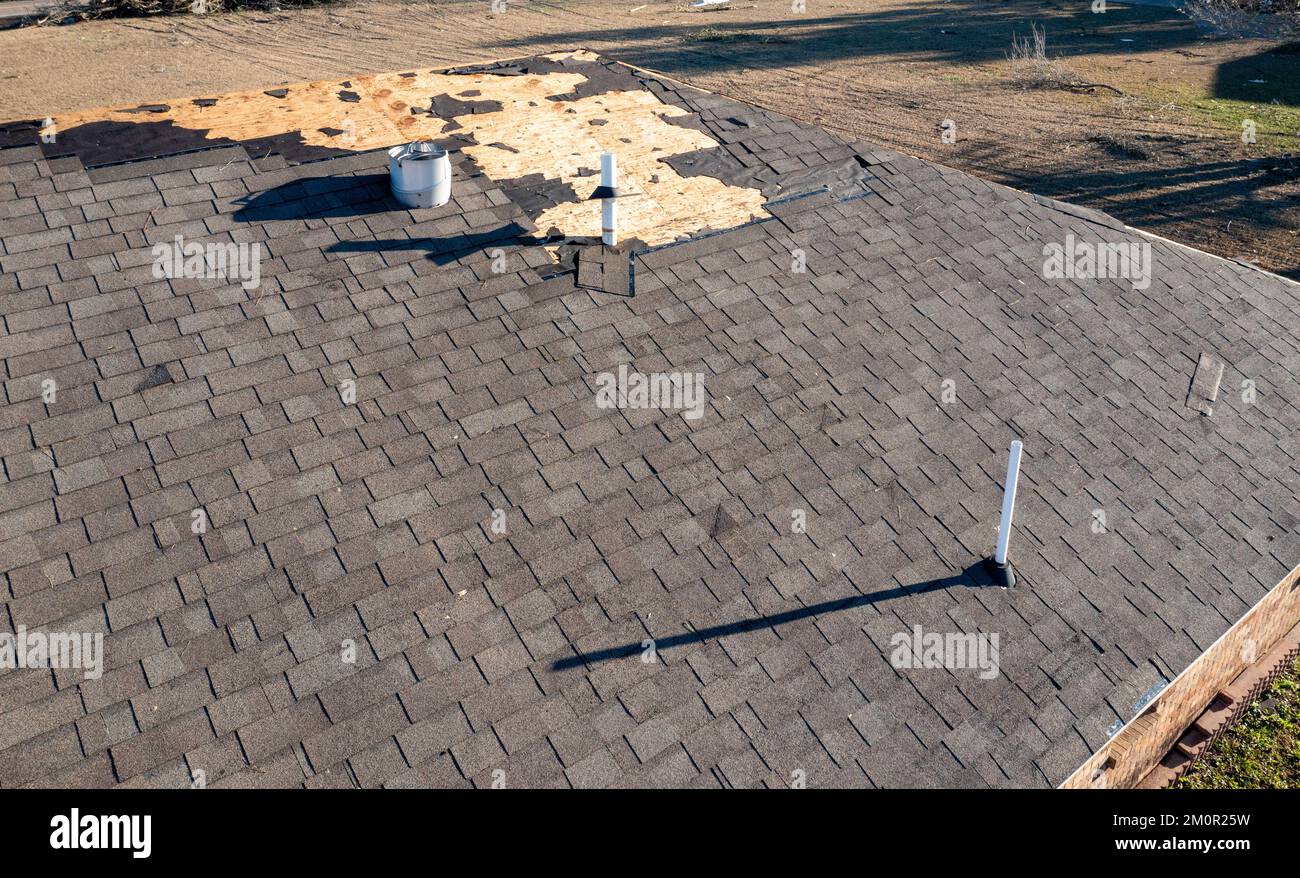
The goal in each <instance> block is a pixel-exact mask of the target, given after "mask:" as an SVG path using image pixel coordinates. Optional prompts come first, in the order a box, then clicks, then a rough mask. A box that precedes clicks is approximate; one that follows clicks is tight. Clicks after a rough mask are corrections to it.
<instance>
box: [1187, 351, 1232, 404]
mask: <svg viewBox="0 0 1300 878" xmlns="http://www.w3.org/2000/svg"><path fill="white" fill-rule="evenodd" d="M1222 380H1223V363H1221V362H1219V361H1218V360H1215V359H1214V358H1213V357H1211V356H1210V355H1209V354H1204V353H1203V354H1201V358H1200V360H1198V361H1197V363H1196V371H1195V372H1194V373H1193V374H1192V383H1191V386H1190V387H1189V388H1188V389H1187V405H1188V406H1189V407H1190V408H1193V409H1195V410H1196V411H1198V412H1200V413H1201V414H1203V415H1211V414H1213V413H1214V401H1215V400H1216V399H1218V398H1219V382H1220V381H1222Z"/></svg>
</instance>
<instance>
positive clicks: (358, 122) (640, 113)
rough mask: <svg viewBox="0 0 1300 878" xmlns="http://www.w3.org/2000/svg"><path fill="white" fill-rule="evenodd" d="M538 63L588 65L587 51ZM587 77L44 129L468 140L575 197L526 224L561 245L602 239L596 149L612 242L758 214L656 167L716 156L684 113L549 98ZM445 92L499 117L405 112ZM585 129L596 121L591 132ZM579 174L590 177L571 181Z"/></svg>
mask: <svg viewBox="0 0 1300 878" xmlns="http://www.w3.org/2000/svg"><path fill="white" fill-rule="evenodd" d="M542 57H544V58H547V59H549V60H554V61H559V60H562V59H565V58H573V59H577V60H583V61H595V60H598V57H597V56H596V55H594V54H592V53H589V52H562V53H554V54H550V55H544V56H542ZM585 79H586V77H585V76H583V75H582V74H581V73H569V72H562V71H557V72H551V73H545V74H527V75H522V76H502V75H494V74H491V73H486V72H475V73H462V74H447V73H436V72H432V71H425V72H416V73H414V75H412V74H410V73H407V74H405V75H404V74H401V73H382V74H376V75H373V76H359V77H354V78H351V79H348V80H344V81H337V80H329V81H322V82H312V83H304V84H300V85H291V86H285V87H284V88H285V89H286V92H285V94H284V96H283V97H274V96H272V95H269V94H266V93H265V92H264V91H263V90H261V89H258V90H253V91H241V92H233V93H231V94H226V95H220V96H217V97H216V101H215V103H212V104H211V105H210V106H200V105H198V104H196V103H194V102H193V101H191V100H183V101H177V102H174V103H172V104H169V105H168V106H167V109H166V110H163V111H161V112H141V110H140V109H139V108H136V107H130V108H121V109H99V110H89V111H85V112H78V113H68V114H65V115H62V116H58V117H56V118H55V119H54V122H55V124H56V126H57V128H58V130H60V131H63V130H67V129H69V128H72V127H74V126H77V125H83V124H87V123H92V122H101V121H106V120H107V121H113V122H139V123H156V122H162V121H170V122H171V123H172V124H173V125H175V126H178V127H183V128H188V129H192V130H195V131H203V132H205V137H206V138H208V139H213V140H219V139H222V138H225V139H229V140H236V141H248V140H254V139H256V138H261V137H271V136H275V135H281V134H286V133H290V132H299V135H300V136H301V138H302V140H303V141H304V142H305V143H306V144H308V145H310V146H322V147H330V148H333V149H347V150H355V151H360V150H369V149H375V148H378V147H388V146H394V145H396V144H399V143H404V142H407V141H410V140H415V139H417V138H421V137H431V138H437V137H439V136H442V135H447V134H453V133H455V134H469V135H472V136H473V138H474V140H475V142H476V144H477V145H472V146H465V147H464V150H465V152H466V153H468V154H469V155H470V156H471V157H472V158H473V159H474V160H475V161H476V162H477V163H478V165H479V166H480V167H481V168H482V169H483V171H484V172H485V173H486V174H487V175H488V176H489V177H490V178H492V179H493V180H498V181H501V180H511V179H517V178H520V177H526V176H528V175H530V174H541V175H543V176H544V177H547V178H550V179H558V180H560V181H562V182H564V183H568V184H569V185H570V186H572V187H573V190H574V192H575V193H576V194H577V197H578V200H577V201H575V202H567V203H562V204H559V205H556V206H554V207H550V208H548V209H546V210H545V211H544V212H543V213H542V214H541V215H540V216H538V217H537V219H536V222H537V225H538V228H539V229H540V230H542V231H545V230H547V229H549V228H551V227H553V226H554V227H556V228H558V229H560V231H561V232H562V233H564V234H565V235H569V236H599V234H600V202H599V201H588V200H587V199H588V198H589V196H590V195H591V194H592V192H593V191H594V190H595V188H596V186H597V185H598V184H599V182H600V177H599V175H598V174H592V173H591V172H590V171H591V170H593V169H598V168H599V167H600V154H601V152H603V151H605V150H613V151H614V152H616V153H617V155H618V170H619V179H618V184H619V190H620V196H621V197H620V200H619V237H620V238H621V239H627V238H639V239H641V240H642V241H644V242H646V243H647V244H649V245H654V244H661V243H665V242H667V241H673V240H676V239H678V238H680V237H682V236H684V235H690V234H694V233H695V232H698V231H700V230H701V229H704V228H710V229H727V228H732V227H735V226H738V225H741V224H742V223H745V222H748V221H749V220H750V219H753V218H754V217H758V216H763V215H765V211H764V210H763V208H762V204H763V201H764V198H763V196H762V194H761V193H760V192H759V190H757V189H748V188H743V187H737V186H729V185H727V184H726V183H723V182H722V181H721V180H717V179H714V178H712V177H706V176H693V177H682V176H680V175H678V174H677V173H676V172H675V171H674V170H673V169H672V168H671V167H669V166H668V165H667V164H666V163H663V162H660V161H659V159H660V158H661V157H665V156H670V155H676V154H679V153H685V152H691V151H693V150H698V149H710V148H716V147H718V143H717V142H716V141H714V140H713V139H712V138H710V137H709V136H708V135H707V134H705V133H703V132H701V131H698V130H696V129H694V128H689V127H684V126H682V125H675V124H672V123H669V122H666V121H664V119H665V118H672V117H680V116H687V115H689V114H688V113H687V111H686V110H683V109H681V108H679V107H675V106H672V105H670V104H665V103H663V102H662V101H660V100H659V99H658V98H657V97H656V96H655V95H654V94H652V93H651V92H649V91H647V90H644V89H638V90H634V91H611V92H606V93H603V94H597V95H591V96H587V97H583V98H580V99H578V100H562V101H555V100H547V98H548V97H550V96H553V95H563V94H569V93H572V92H573V90H574V88H575V87H576V86H577V85H579V84H580V83H582V82H583V81H585ZM269 90H270V91H274V89H269ZM340 92H350V93H351V94H354V95H356V98H357V99H356V100H353V101H350V100H344V99H342V98H341V97H340ZM466 92H469V93H470V94H469V95H466V94H465V93H466ZM473 92H478V94H473ZM443 94H446V95H451V96H453V97H456V98H457V99H458V100H463V101H466V102H489V101H492V102H497V103H499V104H500V107H501V108H500V109H499V110H495V109H492V110H488V111H480V112H467V113H466V114H464V115H458V116H454V117H452V118H450V119H440V118H437V117H434V116H430V115H428V114H426V113H419V114H412V112H411V108H412V107H416V108H421V109H424V108H427V107H428V106H429V101H430V98H431V97H433V96H434V95H443ZM349 97H350V95H349ZM480 109H481V107H480ZM593 120H597V121H596V123H595V124H592V122H593ZM493 144H496V145H493ZM503 146H504V147H507V148H502V147H503ZM580 169H588V170H587V172H586V174H585V175H582V176H580V175H579V170H580ZM453 186H454V181H453Z"/></svg>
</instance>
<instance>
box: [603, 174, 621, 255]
mask: <svg viewBox="0 0 1300 878" xmlns="http://www.w3.org/2000/svg"><path fill="white" fill-rule="evenodd" d="M600 188H601V190H603V191H604V192H605V193H606V197H604V198H602V199H600V239H601V241H603V242H604V244H605V246H606V247H613V246H614V245H615V244H617V243H618V202H617V200H616V199H615V198H614V197H613V194H614V191H615V190H616V189H617V188H618V159H617V157H616V156H615V155H614V153H612V152H604V153H601V154H600Z"/></svg>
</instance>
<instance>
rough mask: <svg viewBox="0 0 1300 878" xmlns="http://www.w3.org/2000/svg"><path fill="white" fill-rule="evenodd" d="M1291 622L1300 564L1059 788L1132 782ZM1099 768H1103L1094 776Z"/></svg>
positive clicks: (1298, 597)
mask: <svg viewBox="0 0 1300 878" xmlns="http://www.w3.org/2000/svg"><path fill="white" fill-rule="evenodd" d="M1297 621H1300V566H1297V567H1296V568H1295V569H1293V570H1292V571H1291V572H1290V573H1289V574H1287V576H1286V577H1285V578H1284V579H1283V580H1282V581H1281V582H1280V583H1278V584H1277V585H1276V586H1275V587H1274V588H1273V589H1272V590H1271V591H1270V592H1269V593H1268V594H1267V595H1265V596H1264V597H1263V598H1262V599H1261V600H1260V602H1259V603H1257V604H1256V605H1255V606H1254V607H1252V608H1251V609H1250V611H1249V612H1248V613H1246V615H1244V616H1242V617H1241V618H1240V619H1239V620H1237V624H1235V625H1233V626H1232V627H1231V628H1230V629H1228V631H1227V633H1225V634H1224V635H1223V637H1221V638H1219V640H1217V641H1216V642H1215V643H1214V644H1213V645H1212V646H1210V648H1209V649H1207V650H1206V651H1205V652H1204V653H1203V654H1202V655H1201V657H1200V658H1198V659H1197V660H1196V661H1194V662H1193V663H1192V664H1191V666H1189V667H1188V668H1187V670H1185V671H1183V673H1181V674H1179V675H1178V677H1176V678H1175V679H1174V681H1173V682H1172V683H1170V684H1169V685H1168V686H1167V687H1165V689H1164V691H1163V692H1161V693H1160V694H1159V695H1158V696H1157V697H1156V698H1155V699H1154V700H1153V701H1152V702H1151V704H1149V705H1148V706H1147V707H1146V708H1145V709H1144V710H1143V712H1142V715H1141V716H1139V717H1138V718H1137V719H1135V720H1133V721H1132V722H1130V723H1129V724H1128V725H1126V726H1125V727H1124V728H1123V729H1121V730H1120V731H1119V733H1118V734H1117V735H1115V737H1113V738H1112V739H1111V740H1110V741H1109V742H1108V743H1107V744H1106V745H1105V746H1103V747H1102V748H1101V749H1100V750H1098V751H1097V752H1096V753H1094V754H1093V755H1092V756H1091V757H1089V758H1088V760H1087V761H1085V762H1084V763H1083V765H1081V766H1079V767H1078V768H1077V769H1075V771H1074V773H1073V774H1072V775H1070V776H1069V777H1068V778H1066V780H1065V782H1064V783H1062V784H1061V788H1062V789H1088V788H1099V789H1121V788H1127V787H1131V786H1134V785H1135V784H1136V783H1137V782H1138V781H1140V780H1141V779H1142V777H1143V775H1145V774H1146V773H1147V772H1148V771H1150V770H1151V768H1152V767H1153V766H1154V765H1155V764H1156V763H1157V762H1159V761H1160V760H1161V759H1162V758H1163V757H1164V755H1165V754H1166V753H1168V752H1169V749H1170V748H1171V747H1173V745H1174V742H1175V741H1177V740H1178V738H1179V737H1180V736H1181V735H1182V734H1183V732H1184V731H1185V730H1186V729H1187V727H1188V726H1189V725H1191V723H1192V722H1193V721H1194V720H1195V719H1196V718H1197V717H1198V716H1199V715H1200V713H1201V711H1202V710H1204V709H1205V706H1206V705H1207V704H1209V702H1210V700H1211V699H1212V698H1214V696H1215V695H1216V694H1217V693H1218V691H1219V690H1220V689H1222V688H1224V687H1225V686H1227V685H1228V684H1229V683H1231V682H1232V680H1233V678H1235V677H1236V676H1237V675H1238V674H1239V673H1241V672H1242V671H1243V670H1244V669H1245V668H1247V667H1248V666H1250V665H1251V664H1253V663H1254V662H1255V661H1256V660H1257V659H1258V658H1261V657H1263V656H1265V655H1267V654H1268V652H1269V650H1270V649H1272V647H1273V645H1274V644H1275V643H1277V641H1278V639H1279V638H1281V637H1282V636H1283V635H1284V634H1286V632H1287V631H1289V630H1291V627H1292V626H1293V625H1295V624H1296V622H1297ZM1103 766H1105V770H1104V771H1103V772H1102V773H1101V774H1100V775H1097V770H1098V769H1099V768H1102V767H1103ZM1094 775H1096V776H1095V777H1094Z"/></svg>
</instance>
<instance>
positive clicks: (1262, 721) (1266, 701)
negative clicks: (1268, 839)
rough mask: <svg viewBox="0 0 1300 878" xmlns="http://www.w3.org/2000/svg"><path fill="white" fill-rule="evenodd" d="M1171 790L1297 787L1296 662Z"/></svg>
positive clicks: (1299, 709) (1299, 676) (1299, 703)
mask: <svg viewBox="0 0 1300 878" xmlns="http://www.w3.org/2000/svg"><path fill="white" fill-rule="evenodd" d="M1171 788H1172V789H1183V790H1224V789H1232V790H1238V789H1300V661H1297V662H1296V664H1295V665H1294V666H1292V667H1291V669H1290V670H1289V671H1288V672H1287V673H1285V674H1283V675H1282V676H1281V677H1279V678H1278V679H1277V681H1276V682H1274V684H1273V685H1272V687H1271V688H1270V689H1269V690H1268V691H1267V692H1265V693H1264V694H1263V695H1262V696H1261V697H1260V699H1259V700H1258V701H1255V702H1253V703H1252V704H1251V705H1250V706H1249V707H1247V708H1246V709H1245V711H1243V712H1242V716H1241V718H1240V719H1239V720H1238V721H1237V724H1236V725H1235V726H1233V727H1232V728H1231V729H1228V731H1226V732H1225V733H1224V734H1223V735H1222V736H1221V737H1220V738H1219V740H1217V741H1215V742H1214V745H1213V746H1212V747H1211V748H1210V752H1209V753H1207V754H1206V755H1205V756H1204V757H1202V758H1201V760H1200V761H1198V762H1197V763H1196V765H1194V766H1192V768H1191V770H1190V771H1188V772H1187V774H1185V775H1183V776H1182V777H1181V778H1179V779H1178V781H1176V782H1175V783H1174V784H1173V786H1172V787H1171Z"/></svg>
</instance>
